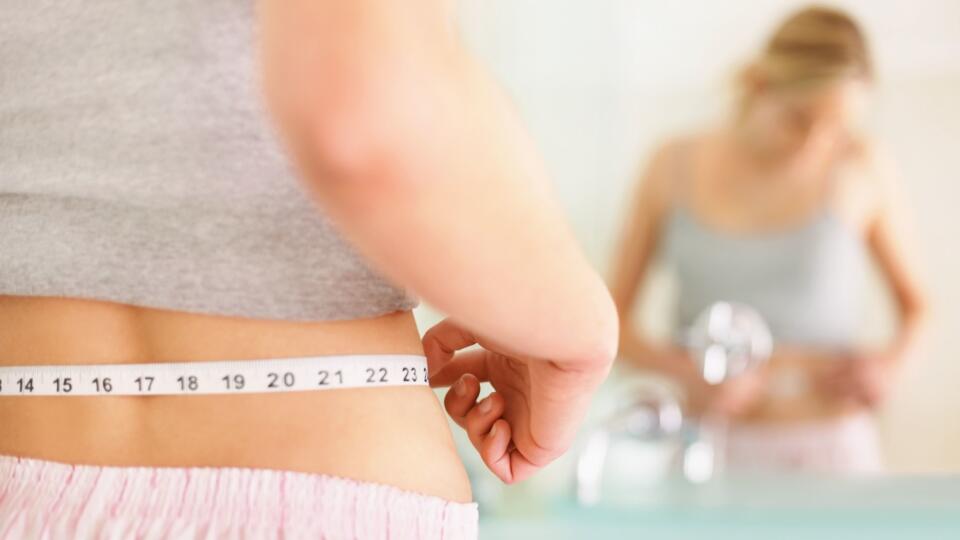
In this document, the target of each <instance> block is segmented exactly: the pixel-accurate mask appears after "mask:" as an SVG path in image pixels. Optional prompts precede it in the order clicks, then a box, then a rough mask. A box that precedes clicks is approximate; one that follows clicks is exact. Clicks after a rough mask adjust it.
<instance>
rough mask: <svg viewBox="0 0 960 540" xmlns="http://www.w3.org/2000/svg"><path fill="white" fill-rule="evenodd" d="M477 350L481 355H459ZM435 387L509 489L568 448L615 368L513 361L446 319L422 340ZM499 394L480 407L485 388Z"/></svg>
mask: <svg viewBox="0 0 960 540" xmlns="http://www.w3.org/2000/svg"><path fill="white" fill-rule="evenodd" d="M475 344H479V345H480V346H481V347H482V348H480V349H476V350H469V351H465V352H460V353H458V352H457V351H459V350H460V349H465V348H467V347H471V346H472V345H475ZM423 348H424V352H425V353H426V355H427V362H428V364H429V368H430V383H431V385H432V386H448V385H453V388H452V389H451V391H449V392H447V396H446V399H445V400H444V406H445V408H446V410H447V412H448V413H449V414H450V417H451V418H452V419H453V420H454V421H455V422H456V423H457V424H459V425H460V427H462V428H464V429H465V430H466V432H467V435H468V436H469V438H470V442H471V443H472V444H473V446H474V447H475V448H476V449H477V451H478V452H479V453H480V457H481V458H482V459H483V462H484V463H485V464H486V465H487V467H488V468H489V469H490V470H491V471H492V472H493V473H494V474H496V475H497V476H498V477H499V478H500V479H501V480H503V481H504V482H506V483H513V482H518V481H521V480H524V479H526V478H528V477H530V476H531V475H532V474H533V473H534V472H536V471H537V470H538V469H540V468H542V467H544V466H546V465H547V464H549V463H550V462H551V461H553V460H554V459H556V458H557V457H559V456H560V455H561V454H563V452H565V451H566V450H567V448H569V446H570V444H571V443H572V442H573V438H574V436H575V435H576V431H577V428H578V427H579V426H580V423H581V421H582V420H583V417H584V415H585V413H586V410H587V407H588V405H589V402H590V398H591V397H592V395H593V393H594V391H595V390H596V388H597V387H598V386H599V385H600V383H601V382H602V381H603V379H604V378H605V377H606V375H607V373H608V371H609V368H610V361H612V358H611V359H609V361H607V362H596V361H591V362H586V361H585V362H584V363H583V364H582V365H578V366H561V365H559V364H558V363H556V362H551V361H548V360H541V359H528V358H521V357H518V356H514V355H513V354H511V353H510V352H509V351H505V350H503V349H502V348H501V347H498V346H497V345H495V344H493V343H489V342H486V341H484V340H483V339H481V338H478V337H477V336H474V335H473V334H471V333H470V332H469V331H467V330H465V329H464V328H462V327H461V326H459V325H457V324H456V323H454V322H452V321H451V320H449V319H448V320H445V321H443V322H441V323H439V324H437V325H436V326H434V327H433V328H431V329H430V330H429V331H428V332H427V333H426V335H425V336H424V338H423ZM487 381H489V382H490V383H491V384H492V385H493V388H494V390H495V391H494V392H493V393H492V394H490V395H489V396H487V397H486V398H484V399H483V400H481V401H480V402H479V403H477V397H478V396H479V394H480V382H487Z"/></svg>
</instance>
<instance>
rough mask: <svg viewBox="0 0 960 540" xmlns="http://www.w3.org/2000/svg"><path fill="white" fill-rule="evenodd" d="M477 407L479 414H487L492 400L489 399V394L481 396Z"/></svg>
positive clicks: (491, 405)
mask: <svg viewBox="0 0 960 540" xmlns="http://www.w3.org/2000/svg"><path fill="white" fill-rule="evenodd" d="M477 408H478V409H479V410H480V414H487V413H488V412H490V409H492V408H493V401H491V400H490V396H487V397H485V398H483V400H481V401H480V405H478V406H477Z"/></svg>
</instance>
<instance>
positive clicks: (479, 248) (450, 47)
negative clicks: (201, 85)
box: [267, 33, 617, 364]
mask: <svg viewBox="0 0 960 540" xmlns="http://www.w3.org/2000/svg"><path fill="white" fill-rule="evenodd" d="M437 35H438V36H441V35H443V34H442V33H438V34H437ZM267 39H268V41H269V39H270V36H269V35H268V36H267ZM276 39H280V37H279V36H277V37H276ZM395 39H396V41H395V42H393V43H390V44H381V46H382V47H381V49H377V48H362V49H363V52H362V54H358V55H357V56H356V57H354V58H353V59H352V60H347V61H345V59H344V58H343V57H342V56H341V57H340V58H339V62H340V63H339V64H337V65H333V66H330V65H323V66H319V67H314V68H311V67H310V66H309V65H305V66H303V70H305V71H306V70H309V69H325V70H328V71H327V75H328V76H329V77H330V78H331V80H335V81H336V82H335V83H332V84H334V85H335V86H336V88H334V89H332V90H331V89H330V88H326V87H324V86H323V85H321V84H319V83H317V84H316V86H315V88H316V98H315V99H314V100H293V101H291V100H287V99H284V98H283V97H282V95H283V94H284V93H285V91H284V88H285V85H289V84H310V82H309V81H308V80H303V79H300V78H298V77H297V76H294V74H295V73H296V70H294V71H293V72H291V71H289V70H286V71H285V70H273V73H274V77H275V78H274V80H268V81H267V91H268V92H267V93H268V96H273V98H274V101H273V103H272V109H273V110H274V111H275V112H276V113H277V114H276V116H277V118H278V121H279V124H280V127H281V130H282V131H283V133H284V136H285V138H286V140H287V142H288V144H289V145H290V147H291V149H292V150H293V154H294V156H295V158H296V159H297V162H298V164H299V165H300V168H301V170H302V171H303V173H304V177H305V180H306V181H307V183H308V185H309V186H310V188H311V189H312V191H313V192H314V193H315V194H316V195H317V198H318V199H319V201H320V202H321V204H322V205H323V206H324V207H325V208H326V210H327V213H328V214H329V215H330V216H331V217H332V218H333V219H334V221H335V222H336V223H337V224H338V226H339V227H340V228H341V230H342V231H343V232H344V233H345V235H346V236H347V237H348V238H349V239H350V240H352V241H353V242H354V244H355V245H357V246H358V248H359V249H360V250H361V251H362V252H363V254H364V255H366V256H367V257H368V258H369V259H371V260H372V261H373V262H374V263H375V264H376V265H377V266H378V268H379V269H381V270H382V271H383V272H384V273H385V274H386V275H388V277H390V278H392V279H393V280H395V281H396V282H397V283H400V284H403V285H405V286H408V287H410V288H411V289H412V290H413V291H415V292H416V293H417V294H419V295H421V296H422V297H423V298H424V299H425V300H426V301H428V302H430V303H431V304H433V305H435V306H436V307H438V308H439V309H440V310H442V311H445V312H446V313H448V314H450V315H451V316H452V317H454V318H455V319H457V320H458V321H459V322H460V323H461V324H463V325H464V326H466V327H468V328H470V329H471V330H473V331H475V332H476V333H478V334H479V335H482V336H484V337H485V338H486V339H490V340H493V341H495V342H497V343H498V344H500V345H501V346H503V347H506V348H508V349H510V350H511V351H515V352H516V353H517V354H521V355H527V356H532V357H537V358H544V359H550V360H553V361H557V362H561V363H571V364H574V363H591V362H598V363H603V362H608V361H609V360H610V359H611V358H612V357H613V355H614V354H615V351H616V345H617V323H616V313H615V309H614V306H613V303H612V301H611V299H610V297H609V295H608V293H607V290H606V287H605V286H604V284H603V282H602V280H601V279H600V278H599V276H598V275H597V274H596V273H595V272H594V271H593V269H592V268H591V267H590V266H589V264H588V263H587V261H586V259H585V257H584V256H583V254H582V252H581V250H580V249H579V247H578V246H577V244H576V242H575V240H574V237H573V235H572V234H571V232H570V230H569V228H568V225H567V224H566V222H565V220H564V219H563V216H562V212H561V210H560V207H559V205H558V204H557V203H556V201H555V200H554V196H553V194H552V193H551V191H550V189H549V186H548V182H547V179H546V175H545V172H544V168H543V166H542V164H541V162H540V160H539V158H538V155H537V152H536V151H535V149H534V146H533V144H532V143H531V141H530V140H529V138H528V136H527V134H526V133H525V131H524V130H523V129H522V127H521V126H520V124H519V122H518V120H517V118H516V115H515V114H514V112H513V110H512V108H511V105H510V104H509V102H508V101H507V100H506V99H505V96H504V95H503V94H502V92H501V91H500V90H499V88H497V86H496V85H495V84H493V82H492V81H491V80H490V79H489V78H488V77H487V76H486V75H485V73H484V72H483V71H482V70H480V69H479V68H478V67H477V65H476V64H475V63H474V62H473V61H472V60H471V59H470V57H469V56H468V55H467V54H466V53H465V52H464V51H462V50H461V49H459V48H458V46H457V45H456V43H455V42H452V41H447V40H446V38H441V39H439V40H438V43H436V48H435V49H433V48H429V47H428V48H424V47H421V46H420V45H418V44H416V43H414V44H407V42H406V41H405V40H404V38H395ZM398 47H400V48H403V47H406V49H405V50H398ZM380 50H382V51H385V52H383V53H380V52H377V51H380ZM437 51H439V52H437ZM268 60H269V58H268ZM397 62H401V63H402V65H397V64H396V63H397ZM344 66H349V69H344ZM401 68H402V69H401ZM278 71H280V72H281V73H279V74H277V72H278ZM284 71H285V72H286V77H287V78H286V79H284V78H283V77H284V75H283V73H282V72H284ZM269 73H271V71H270V70H268V74H269ZM271 88H273V91H271ZM300 92H303V90H302V89H301V90H300ZM331 92H332V93H331Z"/></svg>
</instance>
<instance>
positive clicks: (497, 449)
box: [477, 418, 513, 484]
mask: <svg viewBox="0 0 960 540" xmlns="http://www.w3.org/2000/svg"><path fill="white" fill-rule="evenodd" d="M511 435H512V430H511V429H510V424H509V423H508V422H507V421H506V420H504V419H502V418H500V419H497V420H496V421H494V423H493V425H492V426H491V427H490V431H489V432H488V433H487V434H486V435H485V436H484V437H483V440H482V441H480V444H479V445H477V451H478V452H480V458H481V459H482V460H483V462H484V463H485V464H486V466H487V468H488V469H490V472H492V473H493V474H495V475H497V478H499V479H500V480H502V481H503V482H505V483H507V484H509V483H511V482H512V481H513V473H512V472H511V469H510V437H511Z"/></svg>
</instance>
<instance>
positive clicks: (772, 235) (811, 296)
mask: <svg viewBox="0 0 960 540" xmlns="http://www.w3.org/2000/svg"><path fill="white" fill-rule="evenodd" d="M680 171H681V172H680V174H683V168H681V169H680ZM679 180H680V181H681V182H689V179H686V178H680V179H679ZM661 249H662V254H663V256H664V259H665V260H666V262H667V264H668V265H669V266H670V267H671V268H672V269H673V270H674V271H675V275H676V277H677V281H678V298H677V306H676V307H677V312H676V329H677V331H681V330H682V329H685V328H688V327H689V326H690V325H692V324H693V322H694V321H695V319H696V318H697V316H698V315H699V314H700V312H701V311H703V310H704V309H705V308H707V307H708V306H710V305H711V304H713V303H714V302H718V301H731V302H739V303H743V304H747V305H749V306H751V307H753V308H754V309H756V310H757V311H758V312H759V313H760V314H761V315H762V316H763V317H764V319H765V320H766V321H767V323H768V324H769V326H770V330H771V332H772V334H773V337H774V340H775V342H780V343H787V344H791V345H797V346H806V347H816V348H823V349H845V348H848V347H850V346H852V345H853V344H854V342H855V340H856V335H857V331H858V326H857V319H858V312H859V306H860V304H859V302H860V292H861V285H862V282H863V276H864V272H865V262H866V253H865V251H864V246H863V242H862V240H861V239H860V238H859V237H858V235H857V234H856V232H855V230H854V229H853V228H852V227H850V226H849V225H848V224H846V223H844V222H843V221H841V219H840V218H839V217H838V216H836V215H835V214H834V213H833V212H832V210H830V209H828V208H822V209H820V211H818V212H817V213H816V214H815V215H814V216H812V217H811V218H809V219H808V220H807V221H806V222H804V223H802V224H800V225H799V226H795V227H792V228H790V229H787V230H782V231H774V232H763V233H745V234H741V233H727V232H722V231H718V230H716V229H714V228H712V227H710V226H707V225H706V224H704V223H703V222H702V221H700V220H699V218H698V217H697V216H695V215H694V214H693V212H692V211H691V210H690V209H689V208H687V207H686V206H685V205H684V204H683V203H682V202H677V203H676V204H675V206H674V208H673V209H672V211H671V212H670V213H669V214H668V217H667V221H666V224H665V229H664V232H663V238H662V247H661Z"/></svg>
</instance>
